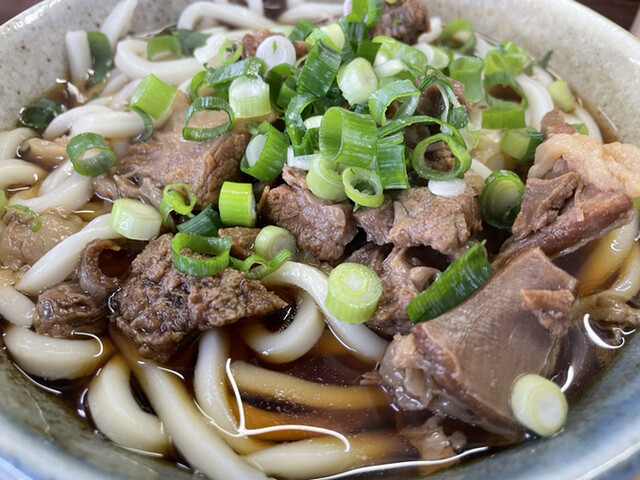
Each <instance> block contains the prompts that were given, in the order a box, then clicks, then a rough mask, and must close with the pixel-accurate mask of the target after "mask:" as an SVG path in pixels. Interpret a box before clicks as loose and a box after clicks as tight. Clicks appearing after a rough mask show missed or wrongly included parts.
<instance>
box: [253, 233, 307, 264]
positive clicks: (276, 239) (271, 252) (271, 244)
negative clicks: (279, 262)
mask: <svg viewBox="0 0 640 480" xmlns="http://www.w3.org/2000/svg"><path fill="white" fill-rule="evenodd" d="M255 250H256V254H258V255H260V256H262V257H264V258H266V259H267V260H271V259H272V258H274V257H275V256H276V255H278V254H279V253H280V252H281V251H282V250H289V251H290V252H292V253H293V252H295V251H296V250H297V244H296V237H294V235H293V234H292V233H291V232H290V231H289V230H287V229H286V228H282V227H277V226H275V225H267V226H266V227H264V228H263V229H262V230H260V233H258V236H257V237H256V241H255Z"/></svg>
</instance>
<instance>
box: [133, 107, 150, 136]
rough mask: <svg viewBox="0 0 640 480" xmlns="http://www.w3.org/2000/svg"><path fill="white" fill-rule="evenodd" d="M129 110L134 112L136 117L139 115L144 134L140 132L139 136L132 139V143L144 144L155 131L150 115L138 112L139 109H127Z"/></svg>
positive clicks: (141, 111)
mask: <svg viewBox="0 0 640 480" xmlns="http://www.w3.org/2000/svg"><path fill="white" fill-rule="evenodd" d="M129 110H131V111H133V112H136V113H137V114H138V115H140V118H142V123H144V132H142V133H141V134H140V135H138V136H137V137H136V138H134V139H133V142H134V143H142V142H146V141H147V140H149V139H150V138H151V137H152V136H153V132H154V130H155V126H154V125H153V119H152V118H151V115H149V114H148V113H147V112H145V111H143V110H140V109H139V108H136V107H129Z"/></svg>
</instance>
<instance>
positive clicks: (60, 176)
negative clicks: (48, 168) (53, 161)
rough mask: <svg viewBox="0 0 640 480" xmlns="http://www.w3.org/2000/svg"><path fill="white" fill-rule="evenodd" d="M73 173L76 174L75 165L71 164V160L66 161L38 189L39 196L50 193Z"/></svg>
mask: <svg viewBox="0 0 640 480" xmlns="http://www.w3.org/2000/svg"><path fill="white" fill-rule="evenodd" d="M73 172H75V170H74V168H73V163H71V160H65V161H64V162H62V163H61V164H60V165H58V168H56V169H55V170H54V171H53V172H51V173H50V174H49V175H47V178H45V179H44V180H43V181H42V183H41V184H40V188H39V189H38V195H44V194H45V193H48V192H50V191H51V190H53V189H54V188H56V187H57V186H58V185H60V184H61V183H63V182H64V181H65V180H66V179H68V178H69V177H70V176H71V175H73Z"/></svg>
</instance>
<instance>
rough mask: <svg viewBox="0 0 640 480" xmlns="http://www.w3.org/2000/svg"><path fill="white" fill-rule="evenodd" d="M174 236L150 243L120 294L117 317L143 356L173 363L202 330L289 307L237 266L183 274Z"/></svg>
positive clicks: (118, 294)
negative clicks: (204, 273)
mask: <svg viewBox="0 0 640 480" xmlns="http://www.w3.org/2000/svg"><path fill="white" fill-rule="evenodd" d="M172 240H173V236H172V235H171V234H165V235H162V236H161V237H159V238H157V239H156V240H152V241H151V242H149V244H148V245H147V247H146V248H145V249H144V251H143V252H142V253H141V254H140V255H139V256H138V257H136V259H135V260H134V261H133V264H132V268H131V275H130V276H129V278H128V279H127V280H126V281H125V282H124V284H123V285H122V288H121V289H120V291H118V293H116V295H115V296H114V307H115V315H114V317H113V321H114V322H115V323H116V325H117V327H118V328H119V329H120V330H121V331H122V332H123V333H124V335H125V336H127V337H128V338H130V339H131V340H132V341H133V344H134V345H135V347H136V349H137V350H138V353H139V354H140V355H141V356H143V357H145V358H150V359H153V360H157V361H159V362H167V361H168V360H170V359H171V358H172V357H173V356H174V355H175V354H176V353H177V352H178V351H179V350H180V348H181V347H183V346H184V345H185V344H187V343H188V342H190V341H192V340H193V339H195V337H196V336H197V335H198V334H199V333H200V332H201V331H204V330H207V329H210V328H213V327H218V326H222V325H227V324H230V323H234V322H236V321H238V320H241V319H243V318H247V317H253V316H261V315H266V314H268V313H270V312H273V311H275V310H278V309H280V308H283V307H284V306H285V305H286V303H285V302H284V301H283V300H282V299H281V298H280V297H278V296H277V295H276V294H274V293H272V292H269V291H268V290H267V289H266V288H265V287H264V286H263V285H262V284H261V283H260V282H259V281H257V280H249V279H247V278H246V277H245V276H244V274H243V273H241V272H239V271H237V270H234V269H231V268H227V269H225V270H223V271H222V272H221V273H220V274H218V275H214V276H210V277H191V276H188V275H184V274H182V273H180V272H179V271H178V270H176V268H175V267H174V266H173V257H172V249H171V245H172Z"/></svg>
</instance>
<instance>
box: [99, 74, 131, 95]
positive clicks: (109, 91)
mask: <svg viewBox="0 0 640 480" xmlns="http://www.w3.org/2000/svg"><path fill="white" fill-rule="evenodd" d="M116 70H117V69H116ZM128 83H129V77H127V76H126V75H125V74H124V73H118V74H116V73H115V70H114V71H113V72H111V79H110V80H109V82H108V83H107V85H106V86H105V87H104V90H102V94H101V96H100V97H98V98H96V100H100V99H102V98H104V97H107V96H110V95H115V94H116V93H118V92H119V91H120V90H122V89H123V88H124V87H125V85H127V84H128Z"/></svg>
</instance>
